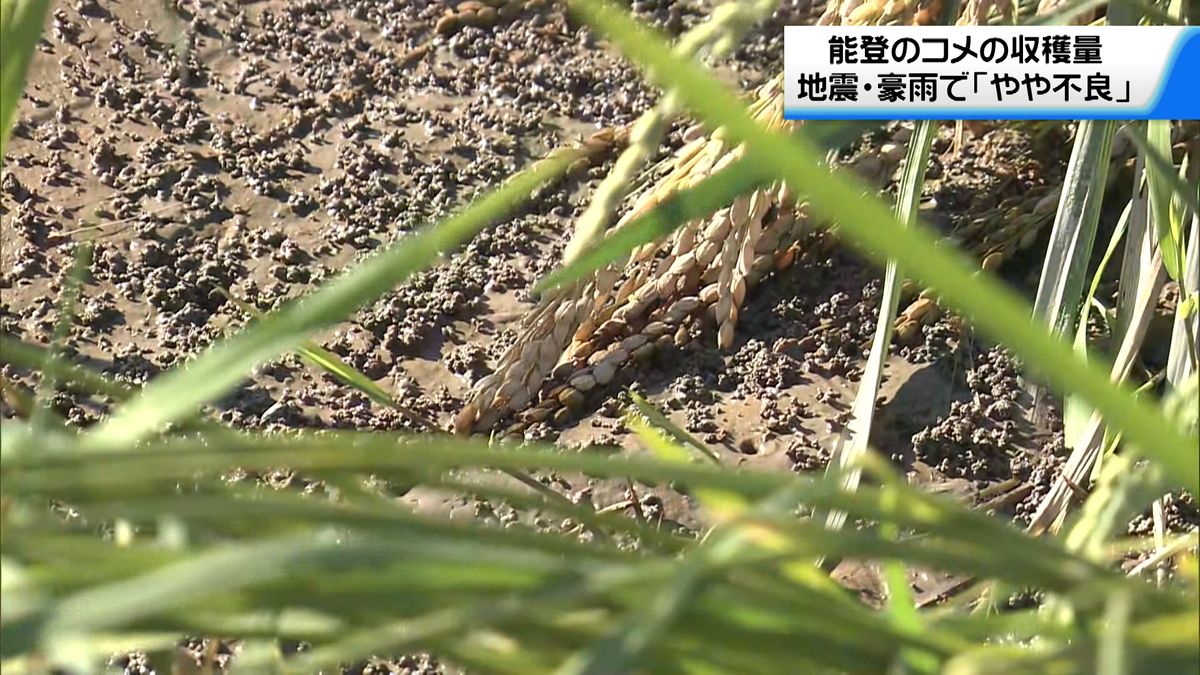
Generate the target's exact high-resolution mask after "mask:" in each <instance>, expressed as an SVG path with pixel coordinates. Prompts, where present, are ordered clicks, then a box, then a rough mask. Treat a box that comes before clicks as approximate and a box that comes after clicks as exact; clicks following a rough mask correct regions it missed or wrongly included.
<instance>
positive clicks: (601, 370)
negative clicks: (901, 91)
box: [456, 0, 1058, 433]
mask: <svg viewBox="0 0 1200 675" xmlns="http://www.w3.org/2000/svg"><path fill="white" fill-rule="evenodd" d="M995 6H996V5H995V4H992V5H988V6H987V7H983V8H979V7H977V6H976V5H968V7H967V9H966V11H968V12H976V13H986V12H989V11H991V10H992V9H993V8H995ZM1001 6H1002V3H1001ZM941 12H942V3H941V0H929V1H923V2H898V1H896V0H887V1H878V0H876V1H871V0H867V1H865V2H864V1H863V0H834V1H833V2H832V3H831V4H830V5H828V7H827V9H826V12H825V14H824V15H823V16H822V17H821V19H820V21H819V23H822V24H844V25H856V24H865V23H880V24H908V23H917V24H928V23H933V22H936V21H937V20H938V19H939V18H940V14H941ZM751 113H752V114H753V116H754V118H755V119H756V120H757V121H759V122H760V123H762V124H765V125H768V126H774V127H779V128H788V127H789V126H790V125H791V124H792V123H790V122H786V121H785V120H784V119H783V82H782V78H775V79H773V80H771V81H770V82H768V83H767V84H765V85H763V86H762V87H760V88H759V90H758V91H757V92H756V94H755V99H754V102H753V104H752V106H751ZM685 141H686V144H685V145H684V147H683V148H681V149H680V150H679V151H678V152H677V153H676V155H675V157H674V158H673V160H672V161H671V163H670V165H669V167H668V169H667V170H666V172H665V174H664V175H663V176H662V177H661V178H659V179H658V180H656V181H653V182H652V183H650V184H648V186H646V187H645V188H644V189H642V190H641V191H640V192H639V193H638V194H637V196H636V197H635V198H634V199H633V206H632V208H631V209H630V210H629V211H628V212H627V213H625V215H624V216H623V217H622V218H621V219H620V221H618V223H617V225H616V227H618V228H619V227H622V226H623V225H624V224H626V223H629V222H631V221H632V220H634V219H635V218H637V217H639V216H641V215H643V214H644V213H646V212H647V211H649V210H650V209H652V208H654V207H655V206H657V205H658V204H659V203H660V202H661V201H662V200H663V199H665V198H667V197H668V196H670V195H671V194H673V193H674V192H676V191H677V190H680V189H683V188H686V187H689V186H691V185H694V184H696V183H697V182H699V181H701V180H703V179H704V178H706V177H708V176H710V175H711V174H713V173H714V172H716V171H719V170H720V169H722V168H723V167H725V166H726V165H727V164H729V163H730V162H733V161H735V160H736V159H738V158H739V157H740V156H741V155H742V153H743V149H742V148H740V147H736V146H731V145H730V144H729V142H728V141H727V140H726V139H725V137H724V134H723V133H722V130H721V129H717V130H715V131H714V132H713V133H711V134H709V135H707V136H706V135H704V131H703V129H702V128H701V127H693V128H692V129H690V130H689V131H688V132H687V134H686V135H685ZM872 159H875V160H876V161H874V162H864V163H863V164H862V165H861V166H857V167H853V168H855V169H856V170H860V172H863V173H866V175H864V176H863V177H864V179H866V180H867V181H868V182H872V183H875V184H881V183H882V182H884V181H886V180H887V179H888V178H889V177H890V176H891V175H892V173H893V172H894V170H895V168H896V165H895V163H894V162H892V160H889V159H887V158H883V157H879V158H872ZM879 160H882V161H879ZM1057 202H1058V194H1057V191H1056V189H1055V188H1053V187H1046V188H1043V189H1041V190H1038V191H1034V192H1031V193H1027V194H1025V195H1022V196H1020V197H1017V198H1013V199H1010V200H1008V201H1007V202H1005V203H1003V204H1002V205H1001V206H1000V207H999V208H997V209H996V210H995V211H993V212H992V213H990V214H988V215H986V216H981V217H980V218H978V219H977V220H976V221H974V222H972V223H970V224H969V225H967V226H966V227H964V228H960V230H959V231H957V232H955V235H954V236H955V239H957V240H958V243H959V244H960V245H961V246H962V247H964V248H965V249H968V250H972V251H975V252H976V253H977V254H978V255H979V257H980V260H981V266H982V267H983V269H985V270H992V269H995V268H997V267H998V266H1000V265H1001V264H1002V263H1003V262H1004V261H1005V260H1007V259H1008V258H1010V257H1012V255H1014V254H1015V253H1016V252H1017V251H1019V250H1021V249H1023V248H1025V247H1028V246H1029V245H1031V244H1032V243H1033V242H1034V241H1035V239H1036V237H1037V234H1038V231H1039V230H1040V229H1041V228H1042V227H1043V226H1044V225H1045V224H1046V223H1048V222H1050V220H1051V219H1052V218H1053V215H1054V211H1055V207H1056V205H1057ZM811 228H812V222H811V221H810V219H809V216H808V214H807V212H806V209H805V207H804V204H803V203H798V202H797V199H796V198H795V196H794V194H793V193H792V192H791V191H790V190H789V189H788V188H787V186H784V185H778V184H777V185H773V186H771V187H768V188H762V189H759V190H756V191H754V192H752V193H750V194H748V195H746V196H743V197H740V198H738V199H737V200H736V201H735V202H734V204H732V205H731V206H730V207H729V208H725V209H721V210H719V211H717V212H716V213H714V214H713V215H712V216H710V217H709V218H707V219H697V220H696V221H693V222H690V223H687V224H686V225H684V226H683V227H681V228H679V229H678V230H676V231H675V232H674V233H673V234H672V235H671V236H670V237H667V238H665V239H664V240H662V241H659V242H654V243H650V244H646V245H644V246H642V247H640V248H639V249H637V250H635V251H634V252H633V253H632V254H631V255H630V258H629V260H628V262H627V264H626V266H625V269H624V270H622V271H618V270H616V269H611V268H610V269H606V270H602V271H601V272H600V273H598V274H597V275H596V276H595V277H593V278H592V279H591V280H590V281H589V282H587V283H581V284H579V285H578V286H577V287H576V288H575V289H574V290H575V292H574V293H573V294H567V295H560V296H557V297H555V298H552V299H549V300H547V301H545V302H544V303H543V304H542V306H540V307H539V308H537V309H535V310H534V311H533V312H531V313H530V314H529V315H528V316H527V319H526V320H525V321H524V322H523V323H522V326H521V335H520V338H519V339H518V341H517V343H516V345H514V347H513V348H512V349H510V350H509V353H507V354H506V355H505V357H504V358H503V359H502V360H501V362H500V363H499V364H498V366H497V370H496V373H495V374H493V375H490V376H488V377H486V378H484V379H483V380H481V381H480V382H479V383H478V384H477V385H476V388H475V390H474V391H473V392H472V396H471V400H470V402H469V404H468V406H467V407H466V409H465V410H464V411H463V413H462V414H460V415H459V418H458V421H457V424H456V426H457V427H458V429H459V430H460V431H463V432H467V431H471V430H485V429H489V428H491V427H492V426H493V425H494V424H495V422H496V421H497V420H499V419H501V418H502V417H504V416H506V415H507V414H509V413H520V412H522V411H523V410H524V409H525V408H526V407H527V406H529V407H528V410H526V411H525V413H524V414H523V415H522V416H521V418H520V420H519V421H518V422H517V423H516V424H514V425H512V426H510V427H509V428H508V430H507V431H508V432H510V433H521V432H523V430H524V429H525V427H526V426H527V425H528V424H529V423H533V422H542V421H548V422H553V423H556V424H561V423H564V422H566V421H568V420H569V419H570V418H571V415H572V411H573V410H576V409H578V408H580V407H582V406H583V404H584V401H585V399H586V394H587V392H589V391H591V390H592V389H595V388H596V387H601V386H604V385H607V384H608V383H610V382H611V381H612V380H613V379H614V377H615V376H616V374H617V372H618V371H619V370H620V369H621V368H622V367H624V366H625V365H626V364H627V363H628V362H630V361H631V360H633V361H639V360H643V359H647V358H650V357H651V356H652V355H653V354H654V352H655V351H656V350H658V349H661V348H666V347H673V346H680V345H683V344H685V343H686V342H688V341H689V340H690V339H691V337H692V333H693V331H692V325H693V324H694V323H695V322H696V321H697V320H698V319H701V318H706V319H709V320H711V321H712V322H713V323H714V324H715V325H716V333H717V344H718V346H719V347H721V348H727V347H729V346H731V345H732V344H733V341H734V337H735V331H736V325H737V321H738V315H739V310H740V308H741V306H742V303H743V302H744V301H745V298H746V294H747V292H748V289H749V288H750V287H752V286H753V285H754V284H755V283H757V281H758V280H760V279H761V278H762V277H763V276H765V275H766V274H768V273H770V272H771V271H773V270H775V269H778V268H782V267H786V266H787V265H789V264H791V262H792V261H793V258H794V255H795V248H794V244H795V243H796V242H797V241H799V240H800V238H801V237H802V236H803V235H804V234H805V233H806V232H808V231H810V230H811ZM909 290H910V293H911V292H912V291H916V290H919V289H916V288H912V289H909ZM937 313H938V308H937V304H936V301H935V300H934V298H933V297H932V295H931V294H929V293H924V294H922V295H920V296H918V297H917V298H916V300H914V301H913V302H912V303H911V304H910V305H909V306H908V307H906V308H905V309H904V310H903V311H902V312H901V313H900V315H899V317H898V319H897V322H896V339H897V340H900V341H905V340H911V339H912V338H913V337H914V336H915V335H916V334H917V333H918V331H919V330H920V328H921V326H922V325H924V324H925V323H928V322H929V321H930V320H932V319H933V318H934V317H936V316H937ZM568 334H569V335H568ZM568 342H569V344H568Z"/></svg>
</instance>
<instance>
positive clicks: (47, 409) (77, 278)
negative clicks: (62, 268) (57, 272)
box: [30, 244, 92, 429]
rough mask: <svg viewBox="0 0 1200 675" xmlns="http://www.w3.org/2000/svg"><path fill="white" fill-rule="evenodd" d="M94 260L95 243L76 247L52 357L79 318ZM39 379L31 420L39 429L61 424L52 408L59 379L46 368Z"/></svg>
mask: <svg viewBox="0 0 1200 675" xmlns="http://www.w3.org/2000/svg"><path fill="white" fill-rule="evenodd" d="M91 264H92V247H91V244H79V245H77V246H76V247H75V255H74V259H73V261H72V263H71V267H70V269H68V270H67V275H66V279H65V281H64V283H63V288H62V293H61V294H60V295H59V299H58V307H57V309H58V318H57V319H56V320H55V322H54V334H53V336H52V337H51V339H50V350H49V353H50V357H51V358H56V357H57V356H58V354H59V353H60V352H61V351H62V349H63V347H64V345H65V343H66V342H67V339H68V338H69V337H70V335H71V324H73V323H74V322H75V313H76V310H77V308H78V306H79V296H80V294H81V293H82V292H83V282H84V279H85V277H87V272H88V267H90V266H91ZM41 375H42V377H41V381H40V382H39V383H38V388H37V398H36V400H35V401H34V404H35V405H34V408H33V415H32V417H31V418H30V424H32V425H33V427H34V428H35V429H37V428H39V427H45V426H46V425H49V424H55V425H61V424H62V423H63V421H62V419H61V418H60V417H59V416H58V414H57V413H55V412H54V410H53V409H52V408H51V401H50V399H51V398H52V397H53V396H54V393H55V392H56V391H57V390H58V379H57V378H56V377H55V373H54V371H53V370H51V371H43V372H42V373H41Z"/></svg>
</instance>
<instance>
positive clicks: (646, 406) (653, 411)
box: [629, 391, 721, 464]
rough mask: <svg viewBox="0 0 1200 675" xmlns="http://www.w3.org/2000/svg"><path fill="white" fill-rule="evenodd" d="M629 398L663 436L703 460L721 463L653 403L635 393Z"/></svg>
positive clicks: (714, 454) (631, 392) (630, 394)
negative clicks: (687, 448) (671, 439)
mask: <svg viewBox="0 0 1200 675" xmlns="http://www.w3.org/2000/svg"><path fill="white" fill-rule="evenodd" d="M629 398H630V400H632V401H633V406H634V408H635V409H636V410H637V411H638V413H640V414H641V415H642V416H643V417H645V418H646V419H647V420H649V421H650V424H652V425H654V426H655V427H657V428H658V429H660V430H662V431H663V432H664V433H665V434H667V435H668V436H670V437H671V438H674V439H675V440H676V441H677V442H679V443H680V444H682V445H684V446H687V447H689V448H692V449H693V450H695V451H696V452H697V453H699V454H700V456H702V457H704V458H705V459H708V460H711V461H712V462H714V463H716V464H720V463H721V459H720V458H719V457H717V453H715V452H713V451H712V449H711V448H709V447H708V446H707V445H705V444H704V443H701V442H700V439H698V438H696V437H695V436H693V435H691V434H690V433H688V432H687V431H686V430H685V429H683V428H681V427H680V426H679V425H677V424H675V423H674V422H672V421H671V420H669V419H668V418H667V416H666V415H664V414H663V413H662V411H660V410H659V409H658V408H656V407H655V406H654V404H653V403H651V402H650V401H648V400H646V398H645V397H644V396H642V395H641V394H639V393H637V392H636V391H630V392H629Z"/></svg>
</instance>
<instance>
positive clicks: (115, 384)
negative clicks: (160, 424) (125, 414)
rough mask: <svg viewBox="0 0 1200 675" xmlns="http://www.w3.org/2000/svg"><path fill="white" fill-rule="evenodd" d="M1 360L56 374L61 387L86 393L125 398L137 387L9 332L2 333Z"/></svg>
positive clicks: (115, 398) (48, 373) (51, 374)
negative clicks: (68, 359)
mask: <svg viewBox="0 0 1200 675" xmlns="http://www.w3.org/2000/svg"><path fill="white" fill-rule="evenodd" d="M0 363H7V364H10V365H13V366H16V367H18V368H29V369H31V370H36V371H38V372H40V373H42V374H43V375H48V376H50V377H53V378H54V379H55V380H56V381H58V383H59V384H60V385H62V386H66V387H69V388H71V389H74V390H76V391H80V392H82V393H86V394H97V395H100V396H106V397H108V398H110V399H112V400H114V401H123V400H125V399H127V398H129V397H130V396H132V395H133V394H134V392H135V391H136V389H135V388H134V387H132V386H130V385H128V384H125V383H124V382H121V381H119V380H114V379H112V378H110V377H107V376H105V375H103V374H101V373H98V372H96V371H94V370H92V369H90V368H85V367H83V366H79V365H76V364H74V363H71V362H70V361H67V360H66V359H64V358H62V357H61V356H59V355H57V354H54V353H53V352H51V351H50V350H49V349H46V348H45V347H39V346H37V345H31V344H29V343H28V342H22V341H20V340H18V339H17V338H15V337H12V336H9V335H0Z"/></svg>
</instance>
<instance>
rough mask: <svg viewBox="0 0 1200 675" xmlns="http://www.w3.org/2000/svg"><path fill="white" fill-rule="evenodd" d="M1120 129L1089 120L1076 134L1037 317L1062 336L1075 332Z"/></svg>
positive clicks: (1037, 302) (1035, 305)
mask: <svg viewBox="0 0 1200 675" xmlns="http://www.w3.org/2000/svg"><path fill="white" fill-rule="evenodd" d="M1115 128H1116V124H1115V123H1114V122H1111V121H1092V120H1084V121H1082V122H1080V123H1079V129H1078V131H1076V133H1075V146H1074V149H1073V150H1072V151H1071V161H1070V164H1068V166H1067V174H1066V176H1064V178H1063V181H1064V183H1063V189H1062V196H1061V197H1060V198H1059V202H1058V211H1057V213H1056V214H1055V217H1054V229H1053V231H1052V232H1051V234H1050V247H1049V249H1047V251H1046V259H1045V262H1044V263H1043V265H1042V276H1041V281H1039V282H1038V290H1037V297H1036V299H1035V300H1034V303H1033V311H1034V314H1035V315H1036V316H1037V317H1038V318H1040V319H1041V320H1042V321H1044V322H1045V323H1046V324H1047V325H1048V326H1050V329H1051V330H1052V331H1053V332H1054V333H1056V334H1059V335H1065V334H1068V333H1070V332H1072V329H1073V328H1074V324H1075V317H1077V316H1078V310H1079V301H1080V296H1081V293H1082V292H1083V286H1084V280H1085V279H1086V275H1087V267H1088V261H1089V260H1090V259H1091V255H1092V244H1093V242H1095V239H1096V229H1097V228H1098V226H1099V222H1100V206H1101V204H1102V202H1103V200H1104V188H1105V186H1106V185H1107V183H1108V164H1109V157H1110V156H1111V155H1112V138H1113V132H1114V130H1115Z"/></svg>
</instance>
